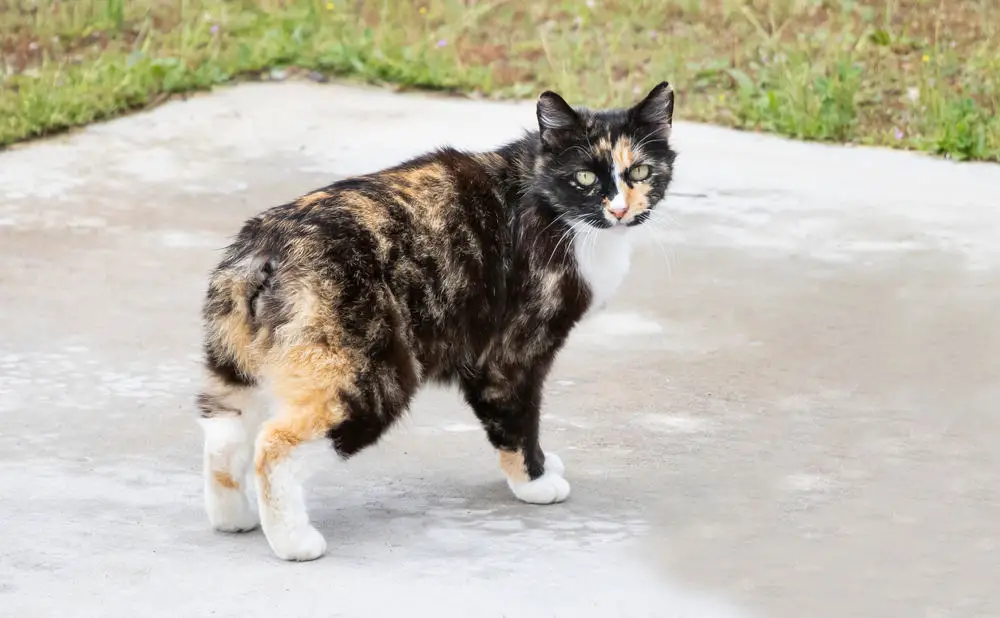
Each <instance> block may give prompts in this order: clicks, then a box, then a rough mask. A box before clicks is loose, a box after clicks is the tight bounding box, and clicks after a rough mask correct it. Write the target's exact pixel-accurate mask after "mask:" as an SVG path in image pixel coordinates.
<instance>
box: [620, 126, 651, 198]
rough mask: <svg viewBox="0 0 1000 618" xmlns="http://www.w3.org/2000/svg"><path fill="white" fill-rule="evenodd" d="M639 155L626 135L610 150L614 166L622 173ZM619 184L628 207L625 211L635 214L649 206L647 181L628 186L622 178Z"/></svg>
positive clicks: (633, 163)
mask: <svg viewBox="0 0 1000 618" xmlns="http://www.w3.org/2000/svg"><path fill="white" fill-rule="evenodd" d="M639 157H640V153H638V152H636V150H635V149H634V148H633V146H632V140H631V139H629V138H627V137H622V138H620V139H619V140H618V141H617V142H616V143H615V147H614V149H612V151H611V160H612V161H613V162H614V165H615V167H616V168H617V169H619V170H621V171H622V172H623V173H626V172H627V170H628V169H629V168H630V167H631V166H633V165H635V163H636V162H637V161H638V160H639ZM619 186H620V187H621V189H622V192H623V193H624V194H625V205H626V206H627V207H628V210H627V212H628V213H629V214H631V215H632V216H637V215H639V214H640V213H642V212H643V211H644V210H646V209H648V208H649V197H648V196H649V190H650V185H649V183H648V182H636V183H633V184H632V186H629V185H628V183H626V182H624V179H622V182H621V184H620V185H619Z"/></svg>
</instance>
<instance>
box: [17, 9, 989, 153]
mask: <svg viewBox="0 0 1000 618" xmlns="http://www.w3.org/2000/svg"><path fill="white" fill-rule="evenodd" d="M0 33H2V34H0V146H4V145H9V144H12V143H15V142H18V141H21V140H25V139H29V138H32V137H35V136H41V135H46V134H49V133H53V132H57V131H60V130H64V129H66V128H68V127H73V126H77V125H81V124H84V123H87V122H90V121H93V120H97V119H102V118H107V117H111V116H115V115H118V114H121V113H123V112H124V111H127V110H131V109H137V108H142V107H146V106H150V105H155V104H157V103H160V102H162V101H164V100H166V99H167V98H169V97H171V96H174V95H177V94H180V93H186V92H192V91H197V90H202V89H207V88H210V87H212V86H215V85H218V84H223V83H226V82H230V81H234V80H241V79H265V80H286V79H312V80H316V81H325V80H328V79H331V78H338V79H358V80H364V81H367V82H376V83H388V84H393V85H396V86H399V87H419V88H429V89H439V90H445V91H453V92H460V93H471V94H475V95H477V96H487V97H526V98H531V97H534V96H535V95H536V94H537V93H538V92H539V91H540V90H541V89H545V88H553V89H557V90H559V91H560V92H562V93H563V94H564V95H565V96H566V97H567V98H569V99H570V100H571V101H572V102H573V103H575V104H586V105H589V106H599V105H605V104H616V103H625V102H627V101H629V100H631V99H633V98H634V97H635V96H637V95H638V94H639V93H640V92H644V91H645V90H647V89H648V88H650V87H651V86H652V85H653V84H654V83H656V82H657V81H660V80H663V79H667V80H669V81H671V82H672V83H674V84H675V87H676V88H677V91H678V93H679V99H678V101H679V103H678V110H677V114H678V117H679V118H680V119H683V120H697V121H706V122H711V123H716V124H721V125H727V126H735V127H740V128H745V129H751V130H759V131H767V132H773V133H778V134H782V135H787V136H791V137H795V138H801V139H810V140H824V141H833V142H842V143H858V144H877V145H883V146H890V147H895V148H908V149H918V150H923V151H928V152H932V153H935V154H939V155H943V156H947V157H950V158H953V159H960V160H970V159H971V160H992V161H1000V118H998V116H997V111H998V107H1000V1H998V0H950V1H944V0H869V1H856V0H704V1H698V0H657V1H654V0H579V1H577V0H566V1H561V2H555V1H542V0H427V1H426V2H421V1H417V2H396V1H391V0H383V1H381V2H379V1H365V2H361V1H347V0H0Z"/></svg>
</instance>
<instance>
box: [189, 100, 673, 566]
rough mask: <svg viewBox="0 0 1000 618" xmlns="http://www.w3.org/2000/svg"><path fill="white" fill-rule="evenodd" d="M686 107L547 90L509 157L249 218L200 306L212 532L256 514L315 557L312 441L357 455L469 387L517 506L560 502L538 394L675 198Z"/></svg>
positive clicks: (392, 174)
mask: <svg viewBox="0 0 1000 618" xmlns="http://www.w3.org/2000/svg"><path fill="white" fill-rule="evenodd" d="M673 103H674V96H673V91H672V89H671V87H670V85H669V84H668V83H667V82H663V83H661V84H659V85H657V86H656V87H655V88H654V89H653V90H652V91H651V92H650V93H649V94H648V95H647V96H646V97H645V98H644V99H643V100H642V101H641V102H639V103H638V104H636V105H635V106H633V107H631V108H628V109H611V110H598V111H595V110H589V109H586V108H573V107H571V106H570V105H569V104H567V103H566V101H565V100H564V99H563V98H562V97H560V96H559V95H557V94H555V93H553V92H545V93H543V94H542V95H540V97H539V98H538V101H537V119H538V130H537V131H530V132H528V133H526V134H525V135H524V136H523V137H522V138H521V139H518V140H516V141H513V142H511V143H509V144H507V145H505V146H503V147H501V148H499V149H497V150H494V151H491V152H482V153H469V152H462V151H458V150H455V149H452V148H443V149H440V150H437V151H434V152H432V153H430V154H425V155H423V156H420V157H417V158H414V159H412V160H409V161H406V162H404V163H402V164H399V165H397V166H395V167H391V168H388V169H385V170H382V171H379V172H375V173H371V174H368V175H363V176H359V177H355V178H350V179H347V180H342V181H339V182H336V183H334V184H332V185H330V186H328V187H325V188H323V189H320V190H317V191H314V192H313V193H309V194H308V195H305V196H304V197H301V198H300V199H297V200H296V201H294V202H291V203H288V204H285V205H282V206H276V207H273V208H271V209H269V210H266V211H264V212H263V213H261V214H259V215H257V216H255V217H253V218H251V219H250V220H249V221H247V222H246V223H245V225H244V226H243V228H242V229H241V230H240V232H239V234H238V235H237V237H236V239H235V240H234V242H233V243H232V244H231V245H230V246H229V247H228V249H227V250H226V252H225V255H224V257H223V259H222V261H221V263H220V264H219V265H218V266H217V267H216V269H215V270H214V271H213V273H212V275H211V278H210V282H209V285H208V291H207V294H206V297H205V301H204V306H203V319H204V351H205V366H206V376H207V377H206V382H205V384H204V388H203V390H202V392H201V394H200V395H199V396H198V399H197V404H198V408H199V409H200V411H201V419H200V422H201V425H202V428H203V432H204V438H205V450H204V474H205V506H206V509H207V512H208V518H209V521H210V522H211V524H212V526H213V527H215V528H216V529H218V530H224V531H244V530H250V529H252V528H254V527H256V525H257V524H258V521H259V523H260V524H261V526H262V527H263V530H264V534H265V536H266V537H267V540H268V543H269V544H270V546H271V548H272V550H273V551H274V553H275V554H276V555H277V556H279V557H280V558H283V559H286V560H312V559H315V558H317V557H319V556H321V555H322V554H323V553H324V552H325V551H326V541H325V540H324V538H323V536H322V535H321V534H320V533H319V532H318V531H317V530H316V529H315V528H314V527H313V526H312V525H311V524H310V521H309V516H308V514H307V512H306V505H305V500H304V498H303V489H302V482H303V480H304V471H303V469H302V465H301V464H302V461H301V460H302V455H303V454H304V451H303V448H304V447H306V446H307V445H310V444H314V443H318V444H323V443H325V441H329V442H332V447H333V449H334V450H335V451H336V452H337V454H339V455H340V457H342V458H345V459H346V458H348V457H350V456H351V455H354V454H355V453H357V452H359V451H360V450H362V449H363V448H365V447H367V446H369V445H371V444H373V443H374V442H376V441H377V440H378V439H379V437H380V436H381V435H382V434H383V432H384V431H385V430H386V429H388V428H389V427H390V425H392V424H393V422H394V421H395V420H396V419H397V418H399V417H400V415H402V414H403V413H404V412H405V411H406V409H407V406H408V404H409V402H410V400H411V398H412V397H413V394H414V393H415V392H416V390H417V389H418V388H419V387H420V386H421V384H424V383H426V382H436V383H450V384H455V385H457V386H458V387H459V388H460V390H461V392H462V393H463V394H464V396H465V400H466V401H467V402H468V404H469V406H470V407H471V408H472V410H473V412H475V414H476V416H477V417H478V418H479V420H480V421H481V423H482V425H483V427H484V429H485V431H486V435H487V437H488V439H489V441H490V443H491V444H492V445H493V447H494V448H496V449H497V452H498V454H499V461H500V468H501V470H502V471H503V473H504V475H505V476H506V479H507V483H508V485H509V487H510V489H511V491H512V492H513V493H514V496H516V497H517V498H518V499H520V500H522V501H525V502H530V503H535V504H548V503H554V502H561V501H563V500H565V499H566V498H567V496H568V495H569V491H570V489H569V484H568V483H567V482H566V480H565V479H564V478H563V464H562V462H561V461H560V459H559V458H558V457H557V456H556V455H555V454H553V453H548V452H545V451H543V450H542V448H541V446H540V445H539V435H538V434H539V407H540V406H541V399H542V385H543V382H544V380H545V378H546V374H547V373H548V372H549V368H550V367H551V366H552V363H553V359H554V358H555V356H556V353H557V352H558V351H559V349H560V348H561V347H562V346H563V344H564V342H565V341H566V338H567V336H568V335H569V333H570V331H571V329H572V328H573V326H574V325H575V324H576V323H577V322H578V321H579V320H580V319H581V318H583V317H584V315H585V314H586V313H588V312H589V311H590V310H592V309H595V308H599V307H600V306H602V305H603V304H604V303H605V302H607V300H608V299H609V298H610V297H611V296H612V294H613V293H614V292H615V290H616V288H617V287H618V286H619V283H620V282H621V281H622V279H623V278H624V276H625V274H626V272H627V270H628V267H629V259H630V243H631V240H632V235H633V231H632V230H633V228H635V227H637V226H639V225H642V224H643V222H645V221H646V220H647V219H648V218H649V217H650V216H651V212H652V209H653V208H654V207H655V206H656V205H657V203H658V202H660V201H661V200H662V199H663V198H664V196H665V195H666V192H667V187H668V185H669V184H670V181H671V177H672V173H673V165H674V158H675V152H674V150H673V149H672V148H671V147H670V145H669V137H670V130H671V124H672V117H673ZM258 393H263V394H266V395H267V396H268V397H269V399H270V402H271V403H270V410H269V413H268V414H267V415H266V416H265V417H263V418H262V417H260V416H257V415H254V414H253V413H252V412H251V410H252V409H253V407H254V406H253V405H252V401H251V399H252V397H251V396H253V395H255V394H258ZM251 464H252V465H253V474H252V476H251V475H249V474H248V472H249V470H250V466H251ZM248 476H251V478H252V479H253V481H252V482H254V483H255V486H256V493H257V507H258V508H257V509H253V508H251V506H250V504H249V502H248V500H247V494H246V490H247V489H248V488H247V486H246V484H247V477H248ZM258 517H259V520H258Z"/></svg>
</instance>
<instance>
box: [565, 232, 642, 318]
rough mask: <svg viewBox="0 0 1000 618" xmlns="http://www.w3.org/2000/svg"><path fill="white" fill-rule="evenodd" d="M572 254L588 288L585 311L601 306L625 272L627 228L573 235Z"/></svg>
mask: <svg viewBox="0 0 1000 618" xmlns="http://www.w3.org/2000/svg"><path fill="white" fill-rule="evenodd" d="M573 253H574V255H575V256H576V265H577V268H578V269H579V271H580V275H581V276H582V278H583V280H584V281H586V282H587V285H588V286H589V287H590V293H591V297H592V300H591V303H590V308H589V309H588V310H587V314H588V315H590V314H592V313H594V312H595V311H600V310H601V309H603V308H604V305H605V304H607V302H608V301H609V300H611V298H612V297H613V296H614V295H615V292H617V291H618V287H619V286H620V285H621V283H622V281H623V280H624V279H625V275H627V274H628V268H629V264H630V262H631V257H632V239H631V234H629V233H628V231H627V230H624V229H622V230H610V231H609V230H597V231H594V232H590V231H588V233H585V234H580V233H576V234H574V236H573Z"/></svg>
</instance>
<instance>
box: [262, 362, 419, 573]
mask: <svg viewBox="0 0 1000 618" xmlns="http://www.w3.org/2000/svg"><path fill="white" fill-rule="evenodd" d="M352 350H353V351H349V352H342V351H338V350H333V349H331V348H329V347H328V346H327V345H326V344H325V343H310V344H300V345H296V346H294V347H292V348H290V349H288V350H285V351H283V352H282V353H280V354H279V355H278V356H276V357H275V359H274V361H273V363H272V367H270V368H269V370H268V374H269V375H270V376H271V386H272V388H273V392H274V396H275V399H276V401H277V410H276V415H275V416H274V418H272V419H270V420H268V421H267V422H266V423H264V425H263V427H262V428H261V431H260V433H259V434H258V436H257V442H256V449H255V450H256V452H255V459H254V469H255V478H256V485H257V499H258V504H259V509H260V517H261V526H262V528H263V530H264V535H265V536H266V537H267V541H268V544H269V545H270V546H271V549H272V550H273V551H274V553H275V555H277V556H278V557H279V558H282V559H284V560H299V561H302V560H313V559H316V558H319V557H320V556H322V555H323V554H324V553H325V552H326V540H325V539H324V538H323V535H322V534H320V532H319V531H318V530H316V528H315V527H313V525H312V524H311V523H310V518H309V514H308V511H307V509H306V502H305V495H304V492H303V485H304V483H305V481H306V480H307V479H308V477H309V476H310V475H311V473H312V472H313V471H314V466H313V465H312V464H313V463H314V462H313V461H310V457H309V455H310V454H311V451H314V450H316V448H317V447H319V448H320V449H324V450H326V451H328V452H329V451H330V450H332V449H331V448H330V442H332V446H333V448H334V449H336V451H337V454H339V455H340V456H341V457H343V458H347V457H350V456H351V455H353V454H355V453H357V452H358V451H360V450H361V449H363V448H365V447H366V446H368V445H370V444H372V443H374V442H375V441H376V440H377V439H378V438H379V436H381V435H382V433H383V432H384V431H385V429H386V428H388V426H389V425H390V424H391V423H392V422H393V420H395V419H396V418H397V417H398V416H399V415H400V414H401V413H402V411H403V410H404V409H405V407H406V405H407V404H408V402H409V398H410V396H411V394H412V392H413V388H414V386H415V380H414V379H412V378H413V367H412V362H411V360H410V357H409V356H408V355H407V354H400V355H398V358H397V361H398V362H396V363H380V362H378V360H379V359H378V358H377V354H369V353H368V352H367V351H359V350H358V349H357V348H354V349H352ZM401 376H403V377H404V379H401ZM407 376H408V377H407Z"/></svg>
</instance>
